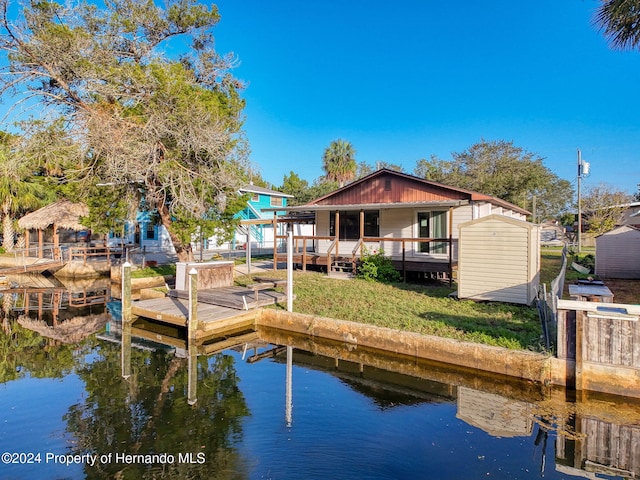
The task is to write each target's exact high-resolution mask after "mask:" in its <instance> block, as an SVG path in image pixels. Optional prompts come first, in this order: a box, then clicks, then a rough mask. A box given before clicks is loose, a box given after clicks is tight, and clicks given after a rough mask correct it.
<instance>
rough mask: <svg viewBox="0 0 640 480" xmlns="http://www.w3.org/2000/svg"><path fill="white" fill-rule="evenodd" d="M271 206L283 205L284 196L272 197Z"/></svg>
mask: <svg viewBox="0 0 640 480" xmlns="http://www.w3.org/2000/svg"><path fill="white" fill-rule="evenodd" d="M271 206H272V207H281V206H282V197H271Z"/></svg>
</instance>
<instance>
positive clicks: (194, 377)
mask: <svg viewBox="0 0 640 480" xmlns="http://www.w3.org/2000/svg"><path fill="white" fill-rule="evenodd" d="M187 371H188V376H189V377H188V379H187V403H188V404H189V405H191V406H193V405H195V404H196V402H197V401H198V347H197V346H196V341H195V338H189V360H188V365H187Z"/></svg>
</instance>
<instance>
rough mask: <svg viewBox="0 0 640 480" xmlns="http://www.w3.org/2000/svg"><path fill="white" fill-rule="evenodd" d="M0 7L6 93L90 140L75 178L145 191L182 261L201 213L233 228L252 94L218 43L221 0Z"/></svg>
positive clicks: (35, 117) (100, 190)
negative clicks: (217, 0) (247, 99)
mask: <svg viewBox="0 0 640 480" xmlns="http://www.w3.org/2000/svg"><path fill="white" fill-rule="evenodd" d="M0 15H1V18H0V50H2V51H3V52H4V54H5V57H6V62H5V66H4V67H2V69H1V70H0V93H2V95H3V96H4V97H8V96H9V95H11V96H12V101H13V105H14V113H17V114H20V115H21V118H22V119H24V118H25V115H30V117H29V118H30V120H32V121H33V122H39V123H40V124H42V125H47V124H49V123H52V122H62V123H63V124H64V127H65V129H66V130H67V133H68V137H69V138H72V139H73V140H74V142H75V143H76V144H77V145H78V146H79V147H81V154H80V155H78V157H77V161H76V163H75V165H74V167H73V168H68V166H67V167H66V169H65V172H64V175H63V176H64V179H65V181H67V182H71V181H73V182H79V183H81V185H82V188H80V189H76V190H77V191H79V192H81V193H82V194H83V195H86V196H93V197H98V198H99V197H101V196H104V195H105V194H104V189H105V188H111V189H114V190H118V192H119V195H120V197H121V198H131V199H134V198H135V200H131V201H133V202H139V201H142V204H143V205H146V206H147V207H148V208H149V209H152V210H154V211H155V212H156V214H157V215H158V217H159V219H160V221H161V223H162V224H163V225H164V226H165V227H166V228H167V230H168V231H169V234H170V236H171V239H172V241H173V244H174V247H175V249H176V252H177V254H178V257H179V259H181V260H186V259H188V258H189V257H190V256H191V247H190V240H191V236H192V235H193V234H194V233H195V231H197V229H198V228H201V227H202V224H203V222H206V223H209V224H211V225H213V224H216V225H217V226H224V225H228V226H229V227H233V225H232V223H225V219H227V218H230V215H229V213H230V212H229V208H230V205H233V204H234V202H233V198H235V196H236V195H237V191H238V188H239V187H240V186H241V185H242V183H243V182H244V180H243V179H244V178H245V177H244V174H245V171H246V169H247V163H246V158H247V148H246V141H245V139H244V136H243V132H242V129H241V127H242V121H243V116H242V110H243V107H244V101H243V100H242V99H241V98H240V95H239V91H240V89H241V88H242V84H241V82H239V81H238V80H236V79H235V78H234V77H232V76H231V74H230V73H229V72H230V68H231V67H232V66H233V57H232V56H222V55H220V54H218V53H217V52H216V50H215V48H214V37H213V35H212V30H213V27H214V26H215V25H216V24H217V22H218V20H219V14H218V11H217V8H216V7H215V6H206V5H203V4H198V3H196V2H195V1H194V0H167V2H165V3H164V7H159V6H157V5H156V4H155V3H154V2H152V1H147V0H107V1H105V2H104V3H102V4H101V5H100V7H98V6H97V5H95V4H92V3H86V2H79V3H74V4H73V5H70V4H69V5H61V4H58V3H55V2H53V1H48V0H44V1H39V2H30V3H27V4H25V5H24V6H22V7H19V6H18V5H13V4H11V3H10V2H9V0H0ZM170 54H173V55H170ZM23 107H24V108H23ZM25 110H26V111H25ZM27 123H29V121H27ZM43 128H46V127H43ZM96 185H101V186H96ZM112 193H114V192H112ZM110 196H113V195H110ZM135 206H136V207H137V203H136V205H135ZM234 208H235V207H234ZM105 213H106V212H105Z"/></svg>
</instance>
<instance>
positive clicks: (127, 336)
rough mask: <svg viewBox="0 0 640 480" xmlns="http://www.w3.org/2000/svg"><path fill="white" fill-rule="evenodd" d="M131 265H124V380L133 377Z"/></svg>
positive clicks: (127, 263) (126, 263)
mask: <svg viewBox="0 0 640 480" xmlns="http://www.w3.org/2000/svg"><path fill="white" fill-rule="evenodd" d="M131 324H132V316H131V264H130V263H129V262H125V263H124V264H123V265H122V349H121V352H122V358H121V361H122V378H124V379H128V378H129V377H130V376H131Z"/></svg>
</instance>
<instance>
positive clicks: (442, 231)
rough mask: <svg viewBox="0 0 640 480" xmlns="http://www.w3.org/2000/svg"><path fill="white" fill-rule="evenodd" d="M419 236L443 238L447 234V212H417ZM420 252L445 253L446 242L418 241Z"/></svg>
mask: <svg viewBox="0 0 640 480" xmlns="http://www.w3.org/2000/svg"><path fill="white" fill-rule="evenodd" d="M417 220H418V237H419V238H445V237H446V236H447V212H446V211H432V212H418V219H417ZM418 251H419V252H420V253H447V243H446V242H419V243H418Z"/></svg>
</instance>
